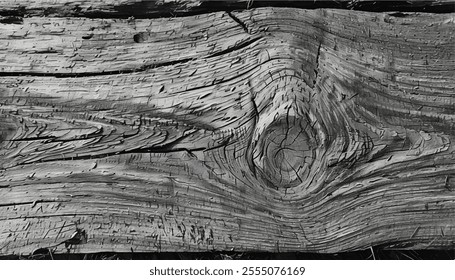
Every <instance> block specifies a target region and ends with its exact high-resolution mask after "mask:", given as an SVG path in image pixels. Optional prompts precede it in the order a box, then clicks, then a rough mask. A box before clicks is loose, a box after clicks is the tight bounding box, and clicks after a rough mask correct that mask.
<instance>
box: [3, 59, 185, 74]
mask: <svg viewBox="0 0 455 280" xmlns="http://www.w3.org/2000/svg"><path fill="white" fill-rule="evenodd" d="M191 60H193V58H186V59H180V60H175V61H167V62H162V63H156V64H148V65H143V66H141V67H138V68H134V69H122V70H113V71H102V72H83V73H35V72H0V77H11V76H37V77H54V78H81V77H94V76H106V75H120V74H131V73H137V72H144V71H147V70H149V69H154V68H158V67H165V66H172V65H176V64H183V63H187V62H189V61H191Z"/></svg>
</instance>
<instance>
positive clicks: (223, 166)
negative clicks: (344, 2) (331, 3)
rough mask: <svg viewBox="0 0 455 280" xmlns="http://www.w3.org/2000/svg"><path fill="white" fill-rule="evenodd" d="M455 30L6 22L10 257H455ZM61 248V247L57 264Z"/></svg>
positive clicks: (352, 16) (2, 90)
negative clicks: (43, 251) (49, 250)
mask: <svg viewBox="0 0 455 280" xmlns="http://www.w3.org/2000/svg"><path fill="white" fill-rule="evenodd" d="M454 27H455V18H454V14H419V13H410V14H407V15H406V16H404V17H395V16H392V15H388V14H387V13H368V12H358V11H356V12H353V11H346V10H329V9H323V10H302V9H287V8H261V9H252V10H246V11H241V12H235V11H233V12H216V13H209V14H202V15H194V16H189V17H179V18H157V19H134V18H129V19H97V18H91V19H90V18H76V17H69V18H63V17H33V16H32V17H26V18H23V21H22V22H16V23H8V24H7V23H2V24H0V61H1V62H0V112H1V113H0V130H1V135H0V145H1V150H0V167H1V170H0V236H1V237H0V252H1V253H2V254H19V253H31V252H33V251H34V250H36V249H37V248H42V247H48V246H53V245H55V244H58V243H59V242H61V241H62V240H65V239H67V238H69V236H71V234H72V233H73V232H74V230H75V229H76V227H77V228H82V229H84V230H85V232H86V233H87V239H86V240H85V241H84V243H82V244H78V245H75V246H73V247H72V248H71V250H72V252H93V251H119V252H120V251H130V250H131V249H132V250H134V251H143V252H145V251H188V250H191V251H204V250H263V251H280V252H282V251H296V250H297V251H318V252H337V251H344V250H354V249H359V248H365V247H369V246H371V245H377V244H388V245H389V246H390V247H398V246H400V247H406V248H440V247H444V248H453V246H454V242H455V216H454V213H455V175H454V174H455V164H454V163H455V145H454V141H455V130H454V119H455V74H454V73H455V55H454V53H455V52H454V51H453V50H454V43H455V40H454V30H455V28H454ZM58 250H61V251H64V250H66V249H65V247H63V246H61V247H58Z"/></svg>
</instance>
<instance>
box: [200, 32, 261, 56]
mask: <svg viewBox="0 0 455 280" xmlns="http://www.w3.org/2000/svg"><path fill="white" fill-rule="evenodd" d="M261 38H262V37H256V38H253V39H251V40H248V41H246V42H242V43H240V44H238V45H235V46H233V47H229V48H227V49H225V50H222V51H220V52H217V53H213V54H211V55H209V56H207V58H211V57H217V56H221V55H225V54H228V53H230V52H234V51H238V50H241V49H242V48H245V47H248V46H249V45H251V44H253V43H254V42H256V41H258V40H260V39H261Z"/></svg>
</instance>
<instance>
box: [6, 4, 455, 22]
mask: <svg viewBox="0 0 455 280" xmlns="http://www.w3.org/2000/svg"><path fill="white" fill-rule="evenodd" d="M188 3H190V4H194V3H197V1H189V0H188V1H175V2H168V3H162V2H160V1H145V0H144V1H135V2H132V3H128V4H122V5H117V6H111V7H104V8H101V9H99V8H92V7H88V8H86V7H80V6H79V5H77V4H71V3H69V4H67V5H62V6H61V7H43V8H27V7H25V6H18V7H17V8H16V9H11V8H2V7H0V16H16V17H24V16H57V17H71V16H75V17H87V18H129V17H132V16H133V17H135V18H161V17H182V16H190V15H198V14H204V13H209V12H220V11H226V12H230V11H234V10H245V9H249V8H262V7H288V8H300V9H323V8H331V9H347V10H357V11H368V12H422V13H453V12H455V1H451V2H440V1H355V0H351V1H341V0H340V1H338V0H331V1H312V0H311V1H293V0H280V1H259V0H256V1H249V0H236V1H211V0H201V1H200V3H199V5H187V4H188Z"/></svg>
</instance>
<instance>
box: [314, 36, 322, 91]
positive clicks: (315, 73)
mask: <svg viewBox="0 0 455 280" xmlns="http://www.w3.org/2000/svg"><path fill="white" fill-rule="evenodd" d="M321 45H322V43H319V46H318V52H317V54H316V66H315V67H314V80H313V87H312V88H314V87H315V86H316V81H317V79H318V75H319V59H320V55H321Z"/></svg>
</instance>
